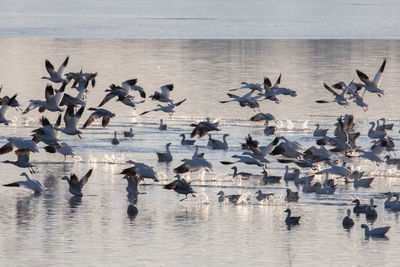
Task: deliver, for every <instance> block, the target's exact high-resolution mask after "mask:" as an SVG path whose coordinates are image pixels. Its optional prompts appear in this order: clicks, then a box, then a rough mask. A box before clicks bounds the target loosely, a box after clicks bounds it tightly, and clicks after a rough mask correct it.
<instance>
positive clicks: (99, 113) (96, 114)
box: [82, 108, 115, 129]
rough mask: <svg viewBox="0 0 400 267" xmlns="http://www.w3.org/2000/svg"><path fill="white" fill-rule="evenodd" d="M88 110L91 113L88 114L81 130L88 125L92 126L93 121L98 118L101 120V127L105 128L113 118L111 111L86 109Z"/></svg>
mask: <svg viewBox="0 0 400 267" xmlns="http://www.w3.org/2000/svg"><path fill="white" fill-rule="evenodd" d="M88 110H93V113H92V114H90V116H89V118H88V119H87V120H86V122H85V123H84V124H83V126H82V129H85V128H86V127H88V126H89V125H90V124H92V123H93V122H94V121H95V120H97V119H99V118H103V120H102V122H101V125H102V126H103V128H105V127H107V125H108V123H109V122H110V119H111V118H114V117H115V114H114V113H112V112H111V111H108V110H106V109H102V108H88Z"/></svg>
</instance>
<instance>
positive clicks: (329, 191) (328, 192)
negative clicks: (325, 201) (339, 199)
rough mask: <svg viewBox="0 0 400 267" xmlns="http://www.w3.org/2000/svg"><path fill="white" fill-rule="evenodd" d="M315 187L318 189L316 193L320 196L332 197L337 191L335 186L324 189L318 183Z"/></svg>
mask: <svg viewBox="0 0 400 267" xmlns="http://www.w3.org/2000/svg"><path fill="white" fill-rule="evenodd" d="M315 186H316V187H317V189H316V190H315V193H316V194H318V195H322V194H324V195H331V194H333V193H335V191H336V187H335V186H325V187H322V185H321V183H320V182H316V183H315Z"/></svg>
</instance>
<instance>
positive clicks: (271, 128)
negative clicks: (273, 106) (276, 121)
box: [264, 121, 276, 136]
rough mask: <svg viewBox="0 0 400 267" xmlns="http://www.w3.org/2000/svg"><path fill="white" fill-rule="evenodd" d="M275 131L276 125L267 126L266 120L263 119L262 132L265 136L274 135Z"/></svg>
mask: <svg viewBox="0 0 400 267" xmlns="http://www.w3.org/2000/svg"><path fill="white" fill-rule="evenodd" d="M275 131H276V126H269V125H268V121H265V128H264V134H265V135H266V136H270V135H274V134H275Z"/></svg>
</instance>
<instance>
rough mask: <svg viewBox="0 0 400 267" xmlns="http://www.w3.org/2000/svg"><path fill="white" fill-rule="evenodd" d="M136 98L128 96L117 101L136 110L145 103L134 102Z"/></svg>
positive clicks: (119, 97)
mask: <svg viewBox="0 0 400 267" xmlns="http://www.w3.org/2000/svg"><path fill="white" fill-rule="evenodd" d="M134 98H135V97H134V96H131V95H126V96H118V99H117V101H119V102H121V103H122V104H124V105H126V106H128V107H131V108H133V109H135V110H136V105H138V104H142V103H144V100H141V101H133V100H134Z"/></svg>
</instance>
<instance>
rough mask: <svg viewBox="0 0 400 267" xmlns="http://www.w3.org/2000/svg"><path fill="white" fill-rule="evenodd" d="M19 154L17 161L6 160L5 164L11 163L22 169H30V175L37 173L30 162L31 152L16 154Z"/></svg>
mask: <svg viewBox="0 0 400 267" xmlns="http://www.w3.org/2000/svg"><path fill="white" fill-rule="evenodd" d="M15 154H17V160H16V161H11V160H4V161H3V163H10V164H13V165H15V166H17V167H20V168H28V170H29V171H30V173H35V170H34V169H33V166H32V164H31V163H30V162H29V150H28V151H23V152H17V151H16V152H15Z"/></svg>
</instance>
